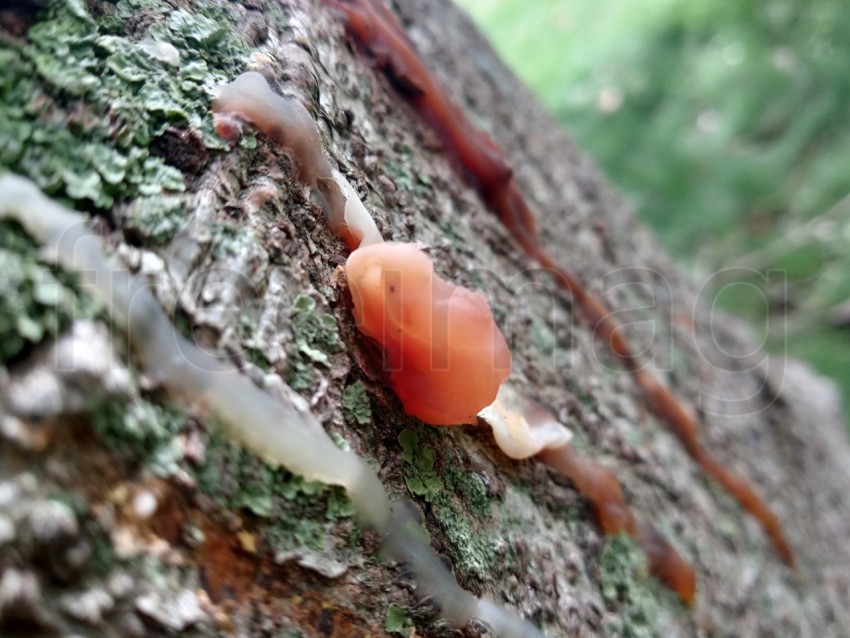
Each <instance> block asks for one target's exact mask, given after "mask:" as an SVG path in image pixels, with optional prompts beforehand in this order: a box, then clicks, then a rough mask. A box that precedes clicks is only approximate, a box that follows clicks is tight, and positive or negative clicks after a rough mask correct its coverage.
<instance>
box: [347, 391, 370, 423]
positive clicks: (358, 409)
mask: <svg viewBox="0 0 850 638" xmlns="http://www.w3.org/2000/svg"><path fill="white" fill-rule="evenodd" d="M342 411H343V414H345V418H346V419H347V420H348V421H349V422H351V423H356V424H357V425H369V424H370V423H371V422H372V407H371V405H370V404H369V394H368V393H367V392H366V384H365V383H363V382H362V381H355V382H354V383H352V384H351V385H348V386H346V387H345V390H343V391H342Z"/></svg>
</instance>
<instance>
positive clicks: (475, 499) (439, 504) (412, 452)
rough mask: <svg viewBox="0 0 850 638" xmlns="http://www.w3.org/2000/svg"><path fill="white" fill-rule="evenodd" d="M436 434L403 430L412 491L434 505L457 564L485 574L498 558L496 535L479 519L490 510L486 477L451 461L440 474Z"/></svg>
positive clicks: (401, 441)
mask: <svg viewBox="0 0 850 638" xmlns="http://www.w3.org/2000/svg"><path fill="white" fill-rule="evenodd" d="M436 436H437V435H436V434H434V433H432V432H430V431H428V430H425V431H422V432H417V431H415V430H414V429H412V428H406V429H404V430H402V431H401V433H400V434H399V437H398V441H399V444H400V445H401V447H402V457H403V458H404V482H405V485H406V486H407V489H408V490H409V491H410V493H411V494H413V495H414V496H418V497H420V498H422V499H424V500H425V501H427V502H428V503H430V504H431V506H432V507H433V509H434V512H435V513H436V516H437V520H438V521H439V524H440V527H441V529H442V530H443V533H444V534H445V537H446V539H447V540H448V541H449V543H450V544H451V545H452V546H453V547H454V549H455V552H454V553H455V567H457V569H459V570H460V571H461V572H463V573H465V574H470V573H475V574H478V575H480V576H483V575H485V574H486V573H488V571H489V570H490V569H491V567H492V566H493V564H494V561H495V560H496V555H495V547H496V544H495V542H494V541H495V539H494V538H493V535H492V534H491V533H490V532H489V531H487V530H486V529H485V527H484V526H483V525H480V524H478V523H477V522H476V517H480V518H482V519H483V518H485V517H486V516H487V515H489V513H490V504H489V500H488V499H487V495H486V490H485V488H484V484H483V481H482V480H481V478H480V477H478V476H476V475H474V474H473V473H469V472H463V471H462V470H460V469H458V468H455V467H452V466H451V465H450V464H446V467H444V468H441V471H442V476H440V475H438V474H437V469H438V468H437V465H436V458H437V453H436V448H435V447H434V445H432V444H431V443H435V441H434V438H436ZM432 437H434V438H432ZM467 512H469V513H471V514H472V516H470V515H469V514H468V513H467Z"/></svg>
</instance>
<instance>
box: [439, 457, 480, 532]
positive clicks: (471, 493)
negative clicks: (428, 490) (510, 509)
mask: <svg viewBox="0 0 850 638" xmlns="http://www.w3.org/2000/svg"><path fill="white" fill-rule="evenodd" d="M444 478H445V480H446V482H447V483H448V485H449V487H450V489H451V491H452V492H454V493H455V494H457V495H458V496H459V497H460V498H462V499H463V502H464V505H465V507H466V509H467V510H468V511H469V512H470V513H471V514H474V515H475V516H477V517H478V518H482V519H484V518H487V517H489V516H490V513H491V499H490V497H489V496H488V495H487V488H486V486H485V485H484V479H483V478H481V476H480V475H478V474H476V473H475V472H464V471H463V470H460V469H458V468H456V467H454V466H449V467H447V468H446V471H445V476H444Z"/></svg>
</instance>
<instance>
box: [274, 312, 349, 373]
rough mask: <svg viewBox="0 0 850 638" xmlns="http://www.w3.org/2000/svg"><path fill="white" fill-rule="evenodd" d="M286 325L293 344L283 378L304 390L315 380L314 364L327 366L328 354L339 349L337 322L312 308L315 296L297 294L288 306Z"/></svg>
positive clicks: (329, 362)
mask: <svg viewBox="0 0 850 638" xmlns="http://www.w3.org/2000/svg"><path fill="white" fill-rule="evenodd" d="M290 325H291V326H292V333H293V337H294V348H292V349H291V350H290V351H289V352H288V353H287V354H288V355H289V367H288V369H287V371H286V381H287V383H289V385H290V386H292V387H293V388H294V389H296V390H306V389H308V388H310V387H311V386H312V385H313V382H314V381H315V375H316V372H315V368H316V366H320V367H324V368H330V365H331V355H333V354H337V353H339V352H342V351H343V348H344V346H343V343H342V340H341V339H340V338H339V326H338V325H337V322H336V319H335V318H334V317H333V316H332V315H329V314H326V313H321V312H317V311H316V300H315V299H313V298H312V297H308V296H307V295H301V296H299V297H298V298H297V299H296V300H295V303H294V304H293V306H292V312H291V314H290Z"/></svg>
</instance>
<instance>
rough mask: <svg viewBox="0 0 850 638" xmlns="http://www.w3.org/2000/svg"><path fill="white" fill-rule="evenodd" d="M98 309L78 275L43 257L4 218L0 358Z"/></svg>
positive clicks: (1, 232)
mask: <svg viewBox="0 0 850 638" xmlns="http://www.w3.org/2000/svg"><path fill="white" fill-rule="evenodd" d="M96 313H97V307H96V305H95V304H94V302H93V301H92V300H91V298H90V297H88V296H87V295H84V294H81V292H80V291H79V289H78V288H77V284H76V278H75V277H74V276H73V275H71V274H68V273H66V272H64V271H61V270H57V269H56V268H55V267H53V266H51V265H48V264H46V263H45V262H44V261H42V259H41V258H40V254H39V251H38V247H37V246H36V244H35V243H34V242H33V241H32V239H31V238H30V237H29V235H27V234H26V232H25V231H24V230H23V229H22V228H21V227H20V226H19V225H18V224H16V223H14V222H11V221H7V220H4V221H0V361H3V362H5V361H8V360H9V359H10V358H12V357H15V356H18V355H19V354H21V353H22V352H23V351H25V350H26V349H27V347H29V346H31V345H33V344H36V343H39V342H40V341H42V339H44V338H46V337H52V336H55V335H57V334H58V333H60V332H61V331H62V330H64V329H65V328H67V326H68V325H70V323H71V321H72V320H73V319H84V318H91V317H93V316H95V314H96Z"/></svg>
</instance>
